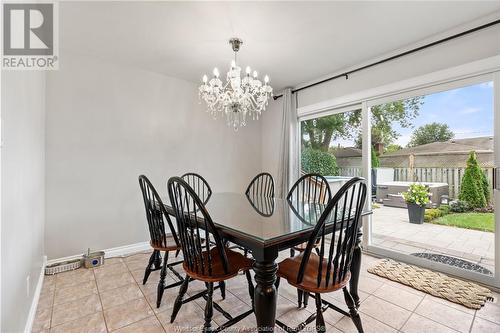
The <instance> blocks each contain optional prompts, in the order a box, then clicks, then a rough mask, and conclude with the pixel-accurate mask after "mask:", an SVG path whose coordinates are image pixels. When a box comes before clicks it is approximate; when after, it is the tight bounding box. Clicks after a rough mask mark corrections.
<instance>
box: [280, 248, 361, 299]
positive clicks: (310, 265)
mask: <svg viewBox="0 0 500 333" xmlns="http://www.w3.org/2000/svg"><path fill="white" fill-rule="evenodd" d="M302 258H303V253H300V254H299V255H297V256H295V257H292V258H287V259H285V260H283V261H282V262H280V263H279V265H278V273H277V275H278V276H279V277H282V278H284V279H286V280H287V281H288V283H290V284H291V285H292V286H294V287H296V288H299V289H301V290H305V291H308V292H311V293H327V292H332V291H335V290H339V289H342V288H343V287H345V286H346V285H347V283H348V282H349V280H350V278H351V273H350V272H348V273H347V274H346V277H345V278H344V279H343V280H342V281H340V282H337V283H336V284H333V283H332V280H331V278H332V271H333V265H332V267H331V270H330V280H329V283H328V286H325V284H326V270H327V266H328V263H327V260H324V259H323V262H322V264H321V265H322V271H321V272H322V276H321V285H320V286H319V287H318V280H317V279H318V267H319V262H320V257H319V256H318V255H317V254H316V253H314V252H312V253H311V255H310V257H309V260H308V262H307V265H306V268H305V271H304V278H303V279H302V282H301V283H297V274H298V272H299V268H300V263H301V262H302Z"/></svg>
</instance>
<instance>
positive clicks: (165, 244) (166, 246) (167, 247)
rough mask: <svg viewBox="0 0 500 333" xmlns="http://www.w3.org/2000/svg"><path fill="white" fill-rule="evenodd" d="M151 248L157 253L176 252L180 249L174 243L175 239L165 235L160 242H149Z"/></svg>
mask: <svg viewBox="0 0 500 333" xmlns="http://www.w3.org/2000/svg"><path fill="white" fill-rule="evenodd" d="M149 244H150V245H151V247H152V248H153V249H155V250H158V251H176V250H178V249H180V248H181V247H180V246H178V245H177V244H176V243H175V239H174V237H173V236H172V235H166V236H165V238H164V239H163V240H162V241H161V242H153V241H152V240H151V241H150V242H149Z"/></svg>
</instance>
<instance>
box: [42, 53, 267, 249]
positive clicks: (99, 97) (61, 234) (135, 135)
mask: <svg viewBox="0 0 500 333" xmlns="http://www.w3.org/2000/svg"><path fill="white" fill-rule="evenodd" d="M60 59H61V63H60V70H59V71H54V72H51V73H49V74H48V79H47V142H46V149H47V178H46V180H47V222H46V233H45V241H46V253H47V255H48V258H49V259H55V258H60V257H64V256H69V255H74V254H79V253H82V252H84V251H85V250H86V249H87V247H90V248H92V249H104V248H110V247H116V246H122V245H128V244H133V243H137V242H143V241H147V240H148V233H147V229H146V221H145V216H144V207H143V206H142V199H141V197H140V190H139V185H138V181H137V177H138V176H139V175H140V174H141V173H144V174H146V175H147V176H148V177H150V179H151V181H152V182H153V184H154V185H155V186H156V187H157V189H158V191H159V192H160V193H162V194H163V193H166V184H165V182H166V180H167V179H168V178H169V177H171V176H174V175H180V174H182V173H184V172H187V171H195V172H198V173H200V174H202V175H203V176H204V177H205V178H206V179H207V181H208V182H209V183H210V185H211V187H212V189H213V190H214V191H215V192H221V191H241V192H243V191H244V190H245V187H246V185H247V183H248V182H249V181H250V179H251V178H252V177H253V176H254V175H255V174H256V173H258V172H260V170H261V147H260V145H261V131H260V122H259V123H256V122H254V121H250V124H249V125H247V127H245V128H243V129H240V131H239V132H237V133H235V132H234V131H233V130H232V129H231V128H229V127H227V126H226V123H225V120H222V119H219V120H213V119H212V118H211V116H210V115H209V114H207V113H206V112H205V109H204V105H202V104H200V103H199V99H198V95H197V86H196V85H195V84H193V83H189V82H187V81H183V80H178V79H174V78H171V77H166V76H163V75H160V74H156V73H151V72H146V71H143V70H137V69H132V68H130V67H125V66H120V65H115V64H111V63H107V62H102V61H100V60H97V59H92V58H89V57H82V56H77V55H71V54H67V53H63V54H62V55H61V56H60Z"/></svg>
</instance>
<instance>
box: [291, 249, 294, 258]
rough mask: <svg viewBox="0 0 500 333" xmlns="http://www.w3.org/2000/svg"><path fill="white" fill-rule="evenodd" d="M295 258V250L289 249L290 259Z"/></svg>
mask: <svg viewBox="0 0 500 333" xmlns="http://www.w3.org/2000/svg"><path fill="white" fill-rule="evenodd" d="M293 256H295V250H294V249H293V248H290V257H293Z"/></svg>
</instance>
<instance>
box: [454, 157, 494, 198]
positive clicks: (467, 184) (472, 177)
mask: <svg viewBox="0 0 500 333" xmlns="http://www.w3.org/2000/svg"><path fill="white" fill-rule="evenodd" d="M483 177H485V176H484V173H483V171H482V170H481V168H480V167H479V163H478V162H477V157H476V152H474V151H471V152H470V154H469V158H468V159H467V167H466V168H465V172H464V176H463V177H462V184H461V186H460V194H459V196H458V198H459V199H460V200H463V201H465V202H467V203H468V204H469V206H470V207H472V208H482V207H486V205H487V200H486V196H485V188H484V180H483ZM486 183H487V182H486ZM487 190H488V189H487V188H486V191H487ZM488 196H489V193H488Z"/></svg>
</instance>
